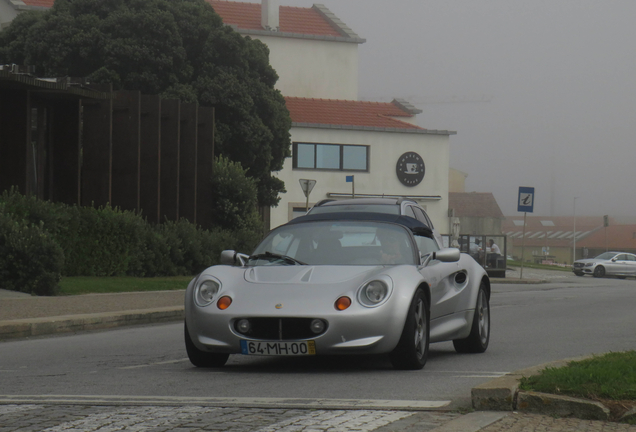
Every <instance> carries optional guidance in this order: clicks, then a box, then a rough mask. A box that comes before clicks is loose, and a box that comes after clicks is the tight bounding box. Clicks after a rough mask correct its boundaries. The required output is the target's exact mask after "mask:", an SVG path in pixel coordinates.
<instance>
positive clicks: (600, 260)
mask: <svg viewBox="0 0 636 432" xmlns="http://www.w3.org/2000/svg"><path fill="white" fill-rule="evenodd" d="M603 261H607V260H604V259H596V258H586V259H580V260H576V261H574V262H575V263H581V264H587V263H595V262H603Z"/></svg>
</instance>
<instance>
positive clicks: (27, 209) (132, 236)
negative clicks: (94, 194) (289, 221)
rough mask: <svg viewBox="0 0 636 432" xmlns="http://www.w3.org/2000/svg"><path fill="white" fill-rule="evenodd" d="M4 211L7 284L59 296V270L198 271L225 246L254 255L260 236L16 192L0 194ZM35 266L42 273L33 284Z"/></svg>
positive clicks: (1, 237) (0, 233)
mask: <svg viewBox="0 0 636 432" xmlns="http://www.w3.org/2000/svg"><path fill="white" fill-rule="evenodd" d="M0 215H1V216H2V219H0V221H1V222H0V287H2V288H5V289H14V290H20V291H24V290H26V289H29V290H30V291H26V292H33V293H35V294H43V293H47V295H50V294H53V293H54V292H55V289H56V287H57V283H58V282H59V279H60V274H61V275H63V276H125V275H127V276H147V277H153V276H178V275H194V274H196V273H199V272H200V271H202V270H203V269H205V268H206V267H208V266H210V265H214V264H217V263H218V260H219V257H220V253H221V250H223V249H236V250H240V251H244V252H249V251H251V250H252V249H253V248H254V246H255V245H256V243H257V241H258V240H259V239H260V237H261V233H260V232H254V231H253V230H249V229H242V230H236V231H229V230H223V229H215V230H211V231H208V230H204V229H202V228H201V227H198V226H196V225H194V224H192V223H190V222H188V221H187V220H185V219H182V220H180V221H178V222H165V223H163V224H160V225H151V224H149V223H148V222H147V221H146V220H145V219H143V218H142V217H141V216H139V215H137V214H136V213H134V212H130V211H122V210H120V209H118V208H112V207H103V208H93V207H78V206H69V205H65V204H59V203H51V202H48V201H42V200H38V199H36V198H34V197H27V196H23V195H21V194H19V193H18V192H16V191H15V190H11V191H5V192H4V193H3V194H2V195H1V196H0ZM3 242H4V243H3ZM3 245H6V246H3ZM3 247H4V249H3ZM18 250H19V251H20V253H18V252H16V251H18ZM46 254H48V255H49V259H48V260H47V259H45V257H44V255H46ZM18 258H19V259H18ZM14 261H15V263H14ZM31 262H33V263H32V264H31ZM31 267H37V268H38V269H37V272H40V273H42V275H39V273H38V274H33V275H32V276H30V277H29V280H30V282H29V283H26V282H25V280H26V279H25V278H26V277H27V275H28V273H29V272H28V271H27V270H29V271H30V268H31ZM9 269H12V270H9ZM17 269H20V270H17ZM44 275H48V276H46V277H45V276H44ZM56 275H57V276H56ZM45 279H46V281H48V282H47V283H44V282H41V281H43V280H45ZM34 284H35V285H34ZM38 284H40V285H41V284H45V285H47V286H49V285H50V287H49V288H47V289H43V288H37V289H36V288H34V286H39V285H38ZM25 287H28V288H25ZM36 290H37V292H36Z"/></svg>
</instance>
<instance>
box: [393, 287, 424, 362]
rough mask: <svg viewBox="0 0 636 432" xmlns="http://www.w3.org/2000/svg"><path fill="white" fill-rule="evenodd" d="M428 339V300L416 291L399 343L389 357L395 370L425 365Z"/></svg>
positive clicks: (419, 291)
mask: <svg viewBox="0 0 636 432" xmlns="http://www.w3.org/2000/svg"><path fill="white" fill-rule="evenodd" d="M429 337H430V315H429V308H428V300H427V299H426V295H425V294H424V292H423V291H422V290H419V289H418V290H417V292H416V293H415V295H414V296H413V300H411V304H410V306H409V310H408V314H407V316H406V322H405V323H404V329H403V330H402V336H401V337H400V341H399V342H398V344H397V346H396V347H395V349H394V350H393V351H391V353H390V355H389V357H390V359H391V363H392V364H393V367H394V368H395V369H401V370H418V369H422V368H423V367H424V365H425V364H426V358H427V357H428V345H429Z"/></svg>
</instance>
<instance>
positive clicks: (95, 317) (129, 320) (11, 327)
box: [0, 306, 184, 341]
mask: <svg viewBox="0 0 636 432" xmlns="http://www.w3.org/2000/svg"><path fill="white" fill-rule="evenodd" d="M183 319H184V307H183V306H178V307H163V308H156V309H137V310H129V311H124V312H103V313H96V314H83V315H66V316H58V317H50V318H31V319H19V320H11V321H0V341H1V340H9V339H18V338H25V337H32V336H44V335H50V334H57V333H69V332H77V331H86V330H100V329H108V328H114V327H122V326H131V325H139V324H156V323H163V322H171V321H180V320H183Z"/></svg>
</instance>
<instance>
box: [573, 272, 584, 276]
mask: <svg viewBox="0 0 636 432" xmlns="http://www.w3.org/2000/svg"><path fill="white" fill-rule="evenodd" d="M574 274H575V275H577V276H583V273H581V272H574Z"/></svg>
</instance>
